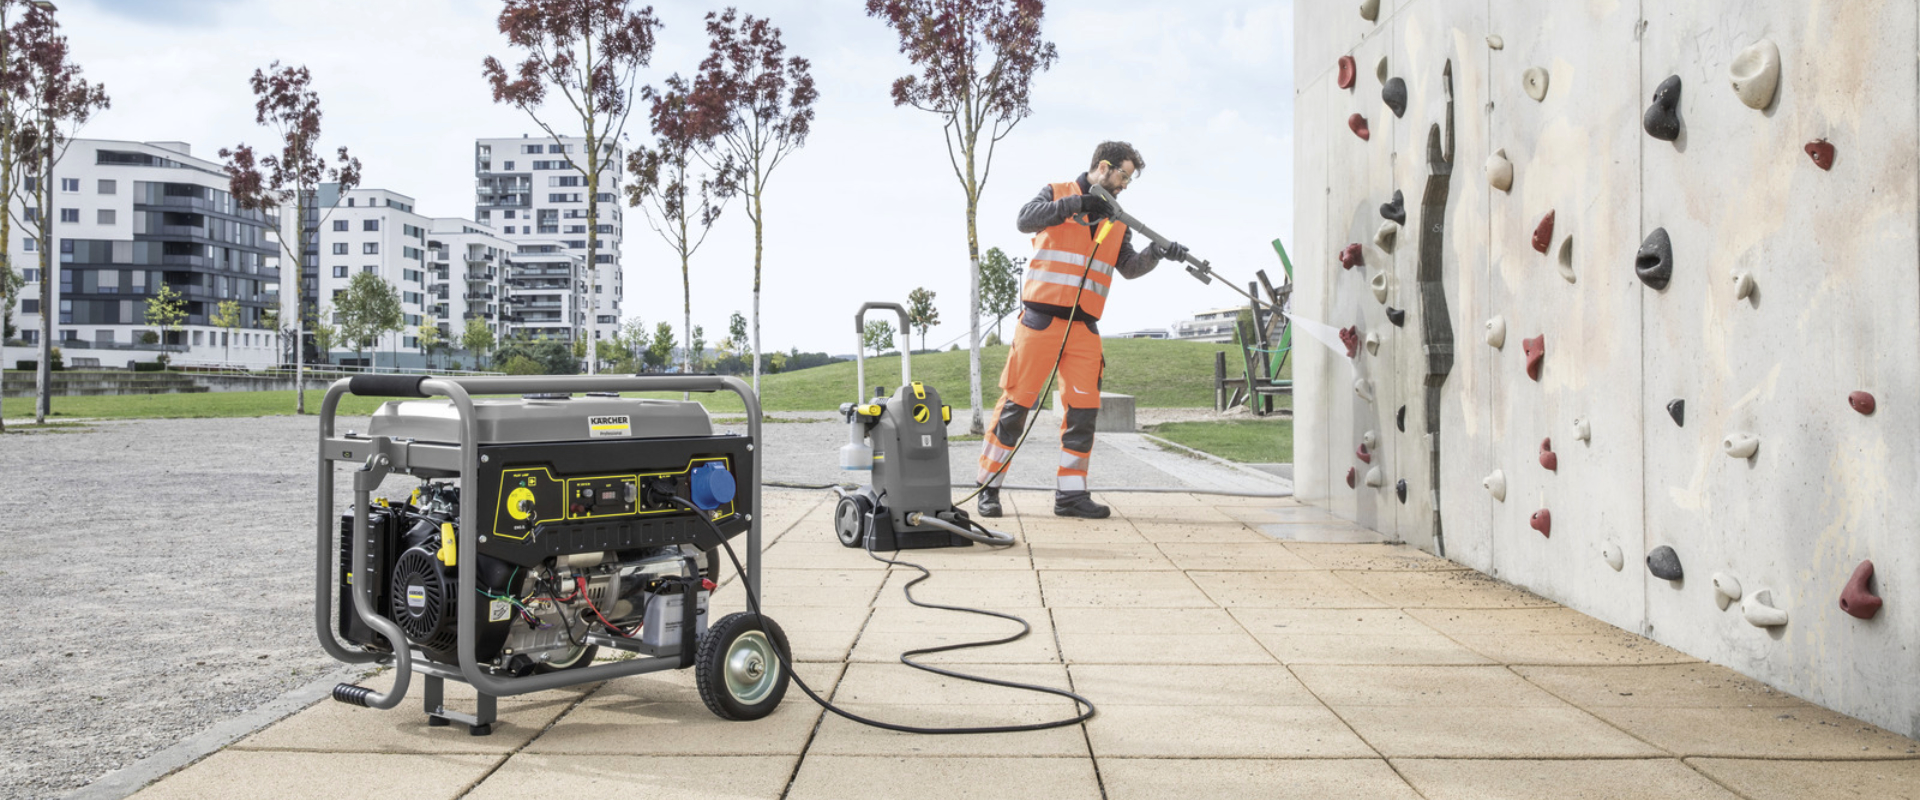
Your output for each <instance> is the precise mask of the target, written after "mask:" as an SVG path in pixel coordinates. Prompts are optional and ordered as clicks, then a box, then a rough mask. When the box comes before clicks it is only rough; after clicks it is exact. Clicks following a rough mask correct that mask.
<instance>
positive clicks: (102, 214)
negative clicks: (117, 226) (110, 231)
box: [95, 208, 114, 225]
mask: <svg viewBox="0 0 1920 800" xmlns="http://www.w3.org/2000/svg"><path fill="white" fill-rule="evenodd" d="M97 213H98V219H96V220H95V221H96V222H98V223H100V224H101V225H112V224H113V222H114V213H113V209H111V208H103V209H100V210H99V212H97Z"/></svg>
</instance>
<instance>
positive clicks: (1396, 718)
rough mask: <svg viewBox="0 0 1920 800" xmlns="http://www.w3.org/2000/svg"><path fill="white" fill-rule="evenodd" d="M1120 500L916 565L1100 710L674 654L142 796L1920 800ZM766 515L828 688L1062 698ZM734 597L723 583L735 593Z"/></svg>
mask: <svg viewBox="0 0 1920 800" xmlns="http://www.w3.org/2000/svg"><path fill="white" fill-rule="evenodd" d="M1102 499H1104V500H1106V501H1107V502H1111V503H1112V504H1113V505H1114V508H1115V512H1116V513H1115V516H1114V517H1113V518H1112V519H1108V520H1103V521H1097V522H1088V521H1072V520H1061V519H1057V518H1055V517H1053V516H1051V514H1050V513H1049V512H1050V509H1049V508H1048V504H1049V503H1050V498H1049V496H1048V495H1047V494H1046V493H1041V492H1009V493H1008V495H1007V501H1008V506H1009V511H1010V512H1012V513H1011V514H1010V515H1009V517H1007V518H1006V519H1004V520H1002V522H1003V524H1004V527H1005V528H1007V529H1009V530H1011V531H1012V532H1014V533H1015V534H1016V535H1018V536H1019V537H1020V544H1018V545H1016V546H1014V547H1012V548H1008V549H1006V550H998V551H996V550H989V549H986V548H979V547H976V548H967V549H963V550H946V551H936V552H924V553H911V554H907V555H906V557H907V558H909V559H911V560H915V561H919V562H922V563H925V564H927V565H928V566H930V567H932V568H933V569H934V570H935V574H934V577H933V579H932V580H929V581H927V582H925V583H922V584H921V585H920V586H918V587H916V592H917V596H918V597H920V598H921V599H923V600H929V601H933V602H943V601H952V602H960V603H966V604H970V605H977V606H986V607H991V608H996V609H1003V610H1007V611H1010V612H1012V613H1016V614H1019V615H1021V616H1023V617H1025V618H1026V619H1028V620H1029V621H1030V622H1031V623H1032V624H1033V634H1032V635H1030V636H1028V637H1027V638H1025V639H1022V640H1020V641H1018V642H1015V643H1013V644H1010V645H1006V646H1001V647H997V648H993V649H988V650H976V651H963V652H960V653H953V654H947V655H945V656H943V657H937V658H932V659H929V660H930V661H936V662H938V661H944V662H947V663H950V664H964V666H963V667H962V668H963V669H967V670H971V671H976V672H978V673H980V674H983V675H988V676H992V677H999V678H1007V679H1012V680H1018V681H1027V682H1038V683H1042V684H1046V685H1052V686H1060V687H1070V688H1072V689H1073V690H1075V691H1078V692H1080V693H1082V694H1084V695H1086V696H1087V697H1088V698H1090V699H1091V700H1092V701H1093V702H1094V703H1096V704H1098V706H1099V713H1098V714H1097V715H1096V716H1095V717H1094V718H1093V719H1092V720H1090V721H1088V722H1087V723H1085V724H1083V725H1079V726H1074V727H1069V728H1063V729H1056V730H1050V731H1041V732H1033V733H1019V734H995V735H983V736H964V737H952V736H948V737H930V736H913V735H907V734H898V733H891V732H887V731H881V730H877V729H873V728H868V727H864V726H860V725H856V724H853V723H850V722H848V721H846V720H844V719H841V718H839V717H836V716H832V715H828V714H825V713H824V712H823V711H822V710H821V709H820V708H819V707H818V706H816V705H814V704H813V703H811V702H809V701H808V700H807V699H806V698H805V697H804V696H803V695H802V694H801V693H800V692H799V691H798V690H797V688H796V689H793V690H790V691H789V693H788V695H787V697H786V700H785V702H784V703H783V704H782V705H781V707H780V708H779V709H778V710H777V711H776V712H775V713H774V714H772V715H771V716H769V717H768V718H766V719H764V720H760V721H757V722H746V723H738V722H724V721H721V720H719V719H718V718H716V717H714V716H713V715H712V714H710V713H708V712H707V710H706V709H705V707H704V706H703V705H702V704H701V703H700V701H699V698H698V695H697V693H696V691H695V689H694V687H693V684H692V675H691V674H690V673H686V672H667V673H658V674H653V675H647V676H639V677H632V678H624V679H620V680H617V681H612V682H608V683H605V684H597V685H592V686H587V687H581V688H579V689H577V690H571V691H554V692H547V693H542V694H538V695H533V696H530V697H522V698H516V699H509V700H503V701H502V703H501V719H502V722H501V723H500V724H498V725H496V726H495V732H494V734H493V735H492V736H490V737H478V738H476V737H471V736H468V735H467V734H466V732H465V731H464V730H462V729H459V728H457V727H456V728H430V727H428V726H427V725H426V720H425V718H424V717H423V716H422V715H421V714H420V713H419V712H418V710H417V708H418V706H417V703H418V700H417V698H411V699H409V701H408V702H407V703H406V704H405V705H403V706H402V707H401V708H400V709H397V710H394V711H373V710H368V709H362V708H352V707H348V706H344V705H340V704H337V703H333V702H331V701H322V702H320V703H318V704H315V705H313V706H311V707H309V708H307V709H306V710H304V711H301V712H300V713H297V714H294V715H293V716H291V717H289V718H287V719H285V720H283V721H281V722H279V723H278V724H275V725H273V726H270V727H268V728H266V729H264V730H261V731H259V732H258V733H255V734H254V735H252V736H250V737H248V738H245V739H242V740H240V741H238V742H236V743H235V744H233V745H231V746H229V747H227V748H226V749H224V750H222V751H220V752H218V753H215V754H213V755H211V756H209V757H207V758H205V759H203V760H201V761H199V762H198V763H195V764H192V765H190V766H188V767H186V768H184V769H182V770H180V771H178V772H176V773H174V774H172V775H170V776H168V777H166V778H164V779H162V780H160V781H158V782H156V783H154V784H153V785H151V786H149V787H147V788H146V789H145V790H144V791H142V792H141V793H139V795H138V796H139V797H155V798H160V797H224V796H236V797H237V796H249V797H251V796H262V795H267V796H279V797H307V796H311V797H337V796H340V794H341V793H342V792H343V791H346V792H349V793H351V794H354V795H356V796H388V795H392V796H406V797H449V798H452V797H472V798H492V797H524V796H527V795H528V794H530V793H538V792H552V791H556V790H558V791H563V792H571V791H580V790H586V791H589V792H591V791H593V790H596V789H609V790H616V791H620V792H622V793H627V794H633V793H636V792H637V793H638V796H655V795H666V794H682V795H685V796H690V797H727V798H763V797H764V798H816V797H833V798H840V797H913V798H948V797H952V798H963V797H992V798H996V799H998V798H1027V797H1032V798H1045V800H1067V799H1068V798H1103V797H1104V798H1158V797H1169V796H1176V795H1178V796H1200V797H1263V798H1264V797H1311V798H1420V797H1425V798H1468V797H1471V798H1488V797H1496V798H1497V797H1514V798H1533V797H1545V796H1578V797H1622V798H1626V797H1688V798H1735V797H1750V798H1758V797H1794V798H1821V797H1836V798H1838V797H1858V796H1872V797H1883V798H1895V797H1908V798H1913V797H1920V744H1917V743H1916V742H1915V741H1914V740H1911V739H1907V738H1905V737H1902V736H1898V735H1895V734H1892V733H1889V732H1887V731H1885V730H1882V729H1879V728H1876V727H1874V726H1872V725H1868V724H1866V723H1863V722H1860V721H1858V720H1853V719H1850V718H1847V717H1844V716H1841V715H1838V714H1835V713H1833V712H1830V711H1826V710H1823V709H1820V708H1818V707H1816V706H1813V705H1811V704H1809V703H1806V702H1804V701H1801V700H1798V699H1796V698H1793V697H1791V696H1788V695H1785V694H1783V693H1780V692H1777V691H1775V690H1772V689H1769V688H1767V687H1766V686H1764V685H1762V684H1759V683H1757V682H1754V681H1752V680H1749V679H1746V678H1743V677H1741V676H1739V675H1737V674H1735V673H1733V672H1732V671H1730V670H1727V669H1724V668H1721V667H1717V666H1713V665H1710V664H1704V663H1701V662H1699V661H1697V660H1695V659H1692V658H1689V657H1687V656H1685V655H1683V654H1681V653H1679V652H1677V651H1674V650H1671V649H1668V648H1665V647H1662V646H1660V645H1658V644H1655V643H1653V642H1651V641H1648V640H1646V639H1643V638H1641V637H1638V636H1635V635H1633V634H1629V633H1626V632H1624V631H1620V630H1618V629H1616V628H1612V627H1611V626H1609V625H1606V624H1605V623H1601V622H1597V621H1595V620H1592V619H1590V618H1587V617H1584V616H1582V615H1580V614H1578V613H1575V612H1572V611H1570V610H1567V609H1564V608H1561V607H1558V606H1556V605H1555V604H1553V603H1551V602H1548V601H1545V600H1542V599H1541V598H1539V597H1537V596H1534V595H1531V594H1529V593H1527V592H1525V591H1523V590H1520V589H1517V588H1514V587H1512V586H1509V585H1506V584H1503V583H1500V582H1498V581H1495V580H1492V579H1490V578H1486V577H1485V576H1482V575H1480V574H1478V573H1475V572H1472V571H1470V570H1466V569H1465V568H1462V567H1459V566H1457V565H1455V564H1453V563H1452V562H1448V561H1445V560H1442V559H1437V558H1433V557H1431V556H1427V555H1425V554H1422V553H1420V552H1419V551H1417V550H1413V549H1411V548H1408V547H1405V546H1403V545H1398V544H1391V543H1383V542H1378V541H1367V539H1368V536H1367V534H1366V532H1365V531H1364V530H1362V529H1359V528H1357V527H1356V526H1352V525H1348V524H1345V523H1338V522H1334V521H1331V520H1329V519H1327V518H1326V515H1325V514H1324V512H1317V511H1316V510H1315V509H1311V508H1307V507H1302V506H1298V505H1294V504H1293V503H1292V501H1290V500H1271V499H1268V500H1251V499H1230V498H1220V497H1203V496H1195V495H1184V494H1176V495H1110V496H1105V497H1103V498H1102ZM766 506H767V507H766V509H765V513H766V514H767V517H766V518H767V520H768V529H767V530H768V537H767V539H768V544H767V551H766V554H767V562H766V595H767V596H766V609H767V611H768V614H769V616H771V617H773V618H774V619H776V620H777V621H779V622H780V623H781V624H782V626H783V627H784V628H785V629H786V630H787V632H788V635H789V637H790V639H791V640H792V642H793V645H794V650H795V654H796V657H797V659H798V662H799V663H798V665H797V671H798V673H799V674H800V676H801V677H803V678H804V679H805V680H806V681H807V682H808V683H809V684H810V685H812V686H813V687H815V689H816V690H818V691H820V692H822V693H823V694H825V695H826V696H829V697H831V698H832V699H833V700H834V701H835V702H836V703H839V704H842V705H843V706H844V707H846V708H848V709H849V710H852V711H855V712H856V713H863V714H867V715H871V716H875V717H879V718H882V719H886V720H890V721H897V722H902V723H908V724H918V725H988V724H1002V723H1015V722H1035V721H1041V720H1046V719H1053V718H1058V717H1062V716H1068V715H1071V713H1072V712H1073V708H1072V704H1071V703H1068V702H1066V701H1063V700H1061V699H1060V698H1057V697H1051V696H1046V695H1035V694H1029V693H1021V692H1016V691H1012V690H1006V689H1000V688H995V687H990V686H982V685H979V684H972V683H965V682H959V681H954V680H951V679H947V678H943V677H939V676H934V675H930V674H927V673H921V672H917V671H914V670H911V669H908V668H906V667H903V666H901V665H900V664H899V662H898V661H897V660H896V656H897V653H898V652H899V651H900V650H902V649H905V648H909V647H926V646H931V645H936V644H943V643H950V642H955V641H961V640H964V639H967V638H969V637H981V638H984V637H988V636H1003V635H1007V634H1009V633H1011V632H1013V629H1014V626H1013V625H1012V624H1011V623H1007V622H1004V621H999V620H991V619H983V618H977V617H972V616H970V615H959V614H953V613H946V612H938V611H932V610H927V609H921V608H915V607H912V606H909V605H907V604H906V603H904V602H903V601H902V599H901V597H900V593H899V589H900V587H901V586H902V585H904V583H905V582H906V580H907V579H908V578H910V577H912V576H913V575H915V574H917V573H916V572H914V571H913V570H910V569H906V568H903V567H897V566H888V565H885V564H881V563H879V562H876V561H874V560H872V559H870V558H868V557H867V556H866V555H865V554H862V553H860V552H857V551H852V550H846V549H843V548H841V547H839V545H838V544H837V543H835V542H834V539H833V534H832V531H831V528H830V517H831V512H832V504H831V503H830V502H829V498H828V497H827V496H825V495H824V494H822V493H812V492H799V491H769V492H768V494H767V503H766ZM730 589H731V590H730ZM741 595H742V593H741V592H740V591H738V589H737V588H735V587H733V586H731V585H729V586H728V587H725V588H723V589H722V590H721V591H720V592H719V593H718V594H717V595H716V597H715V601H714V604H715V607H716V612H725V611H731V610H736V609H738V608H739V607H740V606H741V604H742V602H743V599H742V597H741ZM384 679H385V676H376V677H375V678H372V679H370V680H369V683H370V684H374V685H377V684H379V683H380V682H381V681H382V680H384ZM449 688H450V693H451V694H452V696H453V697H455V698H462V697H471V695H470V694H465V695H462V694H459V693H452V692H451V690H452V688H453V687H449ZM462 702H463V700H460V699H455V700H452V701H451V704H452V705H454V706H455V707H456V708H458V707H460V705H461V703H462Z"/></svg>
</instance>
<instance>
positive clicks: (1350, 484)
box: [1347, 467, 1353, 489]
mask: <svg viewBox="0 0 1920 800" xmlns="http://www.w3.org/2000/svg"><path fill="white" fill-rule="evenodd" d="M1347 488H1349V489H1351V488H1353V468H1352V467H1347Z"/></svg>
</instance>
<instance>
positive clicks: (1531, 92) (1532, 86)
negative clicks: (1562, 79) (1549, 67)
mask: <svg viewBox="0 0 1920 800" xmlns="http://www.w3.org/2000/svg"><path fill="white" fill-rule="evenodd" d="M1520 85H1521V86H1523V87H1525V88H1526V90H1527V96H1528V97H1531V98H1533V99H1534V100H1536V101H1538V100H1545V99H1547V71H1546V70H1544V69H1541V68H1540V67H1528V68H1527V71H1526V72H1524V73H1522V74H1521V75H1520Z"/></svg>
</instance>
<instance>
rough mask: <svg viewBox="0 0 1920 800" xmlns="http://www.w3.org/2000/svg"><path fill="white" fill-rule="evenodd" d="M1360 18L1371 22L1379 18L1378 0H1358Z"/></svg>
mask: <svg viewBox="0 0 1920 800" xmlns="http://www.w3.org/2000/svg"><path fill="white" fill-rule="evenodd" d="M1360 18H1361V19H1364V20H1366V21H1368V22H1372V21H1374V20H1377V19H1379V18H1380V0H1360Z"/></svg>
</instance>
